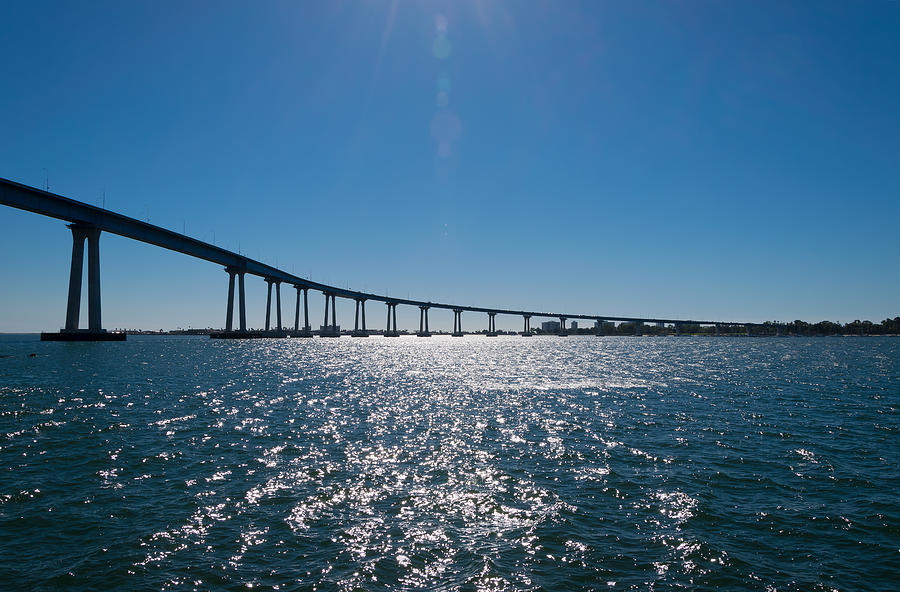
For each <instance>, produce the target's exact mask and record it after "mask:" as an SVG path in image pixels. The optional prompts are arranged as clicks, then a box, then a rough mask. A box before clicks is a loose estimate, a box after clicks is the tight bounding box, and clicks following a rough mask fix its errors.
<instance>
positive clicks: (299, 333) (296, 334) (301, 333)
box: [288, 331, 313, 339]
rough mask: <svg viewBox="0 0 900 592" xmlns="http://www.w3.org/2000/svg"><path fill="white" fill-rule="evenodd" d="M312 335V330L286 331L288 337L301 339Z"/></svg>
mask: <svg viewBox="0 0 900 592" xmlns="http://www.w3.org/2000/svg"><path fill="white" fill-rule="evenodd" d="M312 336H313V332H312V331H291V332H290V333H288V337H293V338H297V337H299V338H302V339H306V338H312Z"/></svg>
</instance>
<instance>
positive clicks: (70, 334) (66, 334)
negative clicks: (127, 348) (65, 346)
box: [41, 329, 125, 341]
mask: <svg viewBox="0 0 900 592" xmlns="http://www.w3.org/2000/svg"><path fill="white" fill-rule="evenodd" d="M41 341H125V334H124V333H110V332H108V331H90V330H87V329H85V330H78V331H60V332H59V333H41Z"/></svg>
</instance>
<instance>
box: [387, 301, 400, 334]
mask: <svg viewBox="0 0 900 592" xmlns="http://www.w3.org/2000/svg"><path fill="white" fill-rule="evenodd" d="M391 321H393V328H392V327H391ZM384 336H385V337H400V332H399V331H398V330H397V303H396V302H388V303H387V327H386V328H385V330H384Z"/></svg>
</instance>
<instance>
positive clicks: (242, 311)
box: [238, 271, 247, 333]
mask: <svg viewBox="0 0 900 592" xmlns="http://www.w3.org/2000/svg"><path fill="white" fill-rule="evenodd" d="M245 275H246V273H245V272H243V271H241V272H239V273H238V312H239V317H240V322H241V333H246V332H247V298H246V297H245V294H244V276H245Z"/></svg>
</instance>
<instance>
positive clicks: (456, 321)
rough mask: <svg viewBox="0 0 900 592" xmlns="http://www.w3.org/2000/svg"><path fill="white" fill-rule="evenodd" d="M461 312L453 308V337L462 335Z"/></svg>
mask: <svg viewBox="0 0 900 592" xmlns="http://www.w3.org/2000/svg"><path fill="white" fill-rule="evenodd" d="M462 312H463V311H461V310H459V309H458V308H457V309H454V310H453V337H462V336H463V330H462Z"/></svg>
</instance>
